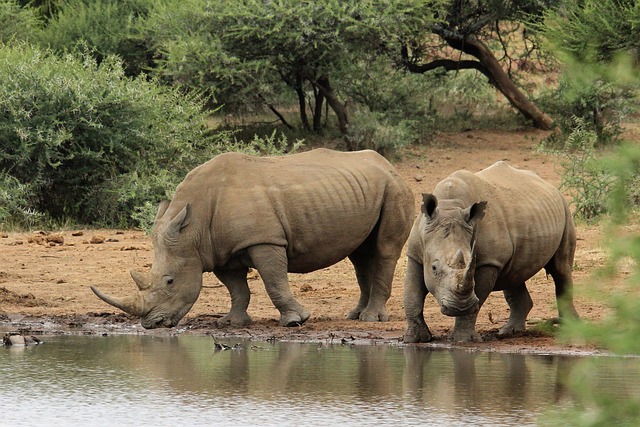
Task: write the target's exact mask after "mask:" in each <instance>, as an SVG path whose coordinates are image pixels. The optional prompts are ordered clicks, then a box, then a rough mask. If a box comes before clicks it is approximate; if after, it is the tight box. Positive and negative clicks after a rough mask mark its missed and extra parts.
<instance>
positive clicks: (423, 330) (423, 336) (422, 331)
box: [402, 325, 433, 344]
mask: <svg viewBox="0 0 640 427" xmlns="http://www.w3.org/2000/svg"><path fill="white" fill-rule="evenodd" d="M432 339H433V335H431V331H430V330H429V328H428V327H427V326H426V325H425V326H424V327H417V328H416V327H408V328H407V330H406V331H405V333H404V335H403V336H402V341H403V342H405V343H407V344H412V343H419V342H429V341H431V340H432Z"/></svg>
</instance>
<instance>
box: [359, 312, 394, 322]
mask: <svg viewBox="0 0 640 427" xmlns="http://www.w3.org/2000/svg"><path fill="white" fill-rule="evenodd" d="M359 319H360V320H361V321H363V322H388V321H389V315H388V314H387V313H385V312H384V311H382V312H377V311H367V310H365V311H363V312H362V313H360V316H359Z"/></svg>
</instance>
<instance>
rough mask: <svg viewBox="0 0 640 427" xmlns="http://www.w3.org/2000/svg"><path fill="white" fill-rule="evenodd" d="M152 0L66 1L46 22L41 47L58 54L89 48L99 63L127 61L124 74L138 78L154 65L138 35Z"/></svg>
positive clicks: (57, 7)
mask: <svg viewBox="0 0 640 427" xmlns="http://www.w3.org/2000/svg"><path fill="white" fill-rule="evenodd" d="M154 3H155V2H154V1H153V0H134V1H117V0H91V1H89V0H65V1H63V2H60V3H59V4H57V5H56V11H55V12H54V14H53V16H51V18H50V19H49V21H48V22H47V25H46V26H45V28H44V30H43V32H42V36H41V38H40V40H41V42H40V44H41V45H42V46H44V47H48V48H51V49H53V50H55V51H56V52H59V53H63V52H70V51H74V50H76V49H79V48H80V49H82V47H83V46H89V47H90V48H91V49H92V54H93V55H94V56H95V57H96V60H97V61H98V62H101V61H102V60H103V59H104V58H106V57H107V56H109V55H118V56H120V58H122V60H123V61H124V68H125V72H126V74H127V75H129V76H137V75H138V74H140V73H141V72H143V71H146V70H147V69H148V68H149V67H150V66H151V65H152V64H153V52H151V51H150V49H149V48H148V47H147V46H146V44H145V40H144V39H142V38H141V37H140V36H139V34H138V23H139V21H140V20H143V19H144V18H145V17H146V15H147V14H148V13H149V11H150V9H151V8H152V7H153V5H154Z"/></svg>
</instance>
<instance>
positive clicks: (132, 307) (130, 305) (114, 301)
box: [91, 286, 144, 317]
mask: <svg viewBox="0 0 640 427" xmlns="http://www.w3.org/2000/svg"><path fill="white" fill-rule="evenodd" d="M91 290H92V291H93V293H94V294H96V295H97V296H98V298H100V299H101V300H102V301H104V302H106V303H107V304H110V305H112V306H114V307H116V308H119V309H120V310H122V311H124V312H125V313H128V314H131V315H132V316H136V317H142V316H143V315H144V305H143V302H142V296H141V295H137V296H135V297H132V298H127V299H118V298H114V297H111V296H109V295H106V294H103V293H102V292H100V291H99V290H98V289H97V288H95V287H93V286H91Z"/></svg>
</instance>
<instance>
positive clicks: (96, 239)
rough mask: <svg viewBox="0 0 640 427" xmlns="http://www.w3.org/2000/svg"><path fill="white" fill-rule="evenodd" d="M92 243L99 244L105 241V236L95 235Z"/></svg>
mask: <svg viewBox="0 0 640 427" xmlns="http://www.w3.org/2000/svg"><path fill="white" fill-rule="evenodd" d="M90 243H93V244H94V245H99V244H100V243H104V237H103V236H98V235H96V236H93V237H92V238H91V242H90Z"/></svg>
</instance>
